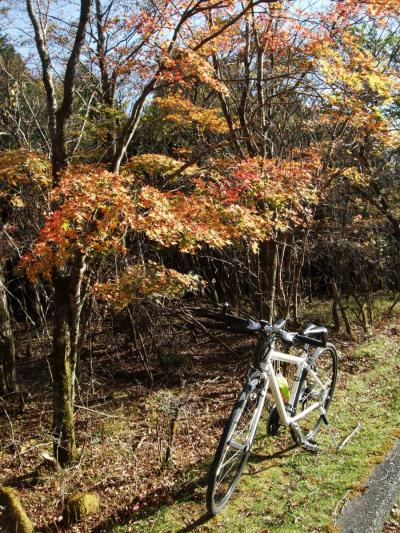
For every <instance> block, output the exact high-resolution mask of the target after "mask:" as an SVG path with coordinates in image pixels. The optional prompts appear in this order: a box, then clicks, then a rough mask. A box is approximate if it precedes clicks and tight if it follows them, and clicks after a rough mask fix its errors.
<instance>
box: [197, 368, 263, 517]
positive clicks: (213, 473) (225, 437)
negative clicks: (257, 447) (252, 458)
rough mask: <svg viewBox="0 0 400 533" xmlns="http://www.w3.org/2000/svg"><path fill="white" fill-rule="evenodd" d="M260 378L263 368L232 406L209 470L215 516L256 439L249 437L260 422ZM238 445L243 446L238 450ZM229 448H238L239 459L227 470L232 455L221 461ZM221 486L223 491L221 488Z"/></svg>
mask: <svg viewBox="0 0 400 533" xmlns="http://www.w3.org/2000/svg"><path fill="white" fill-rule="evenodd" d="M261 380H262V374H261V373H260V372H255V373H253V374H252V375H251V376H250V378H249V380H248V382H247V383H246V385H245V386H244V387H243V389H242V392H241V393H240V395H239V397H238V399H237V400H236V402H235V404H234V406H233V409H232V412H231V414H230V416H229V418H228V420H227V422H226V424H225V427H224V431H223V433H222V435H221V438H220V440H219V443H218V447H217V451H216V453H215V456H214V460H213V462H212V464H211V467H210V470H209V478H208V487H207V510H208V513H209V514H211V515H214V516H215V515H216V514H218V513H219V512H221V511H222V509H223V508H224V507H225V506H226V504H227V503H228V501H229V500H230V498H231V496H232V494H233V492H234V490H235V488H236V486H237V484H238V481H239V479H240V476H241V474H242V472H243V469H244V467H245V465H246V463H247V460H248V458H249V455H250V451H251V446H252V444H253V439H251V441H249V440H248V439H249V436H250V435H251V433H252V430H253V429H254V424H257V425H258V423H259V419H260V415H261V409H262V405H261V404H260V402H261V401H262V397H261V395H260V387H259V386H260V384H261V382H262V381H261ZM241 428H242V429H241ZM254 434H255V431H254ZM254 434H253V438H254ZM233 439H235V440H233ZM240 440H242V441H243V440H244V441H245V442H244V443H241V442H240ZM239 446H240V447H243V448H242V449H241V450H238V447H239ZM235 448H236V450H235ZM230 449H232V450H235V451H236V453H234V454H233V455H232V456H231V458H232V457H233V458H235V456H237V462H235V463H232V465H233V466H231V467H230V468H229V470H228V471H227V472H226V473H225V474H224V471H223V470H222V468H223V467H224V466H226V465H228V464H229V461H230V459H229V457H228V459H227V460H226V462H225V465H223V464H222V463H223V461H224V460H225V458H226V457H227V453H228V450H230ZM221 464H222V466H221ZM221 472H222V475H221ZM229 473H231V474H232V476H231V477H229V478H227V475H228V474H229ZM225 478H227V479H226V483H227V486H226V488H224V487H221V484H222V482H223V481H224V479H225ZM220 488H221V491H219V490H218V489H220Z"/></svg>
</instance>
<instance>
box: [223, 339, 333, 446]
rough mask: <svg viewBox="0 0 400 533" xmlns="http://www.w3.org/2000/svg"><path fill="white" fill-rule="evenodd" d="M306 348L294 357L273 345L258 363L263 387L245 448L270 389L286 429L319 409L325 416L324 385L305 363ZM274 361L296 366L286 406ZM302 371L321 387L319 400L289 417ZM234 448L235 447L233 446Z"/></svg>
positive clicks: (252, 434) (252, 436)
mask: <svg viewBox="0 0 400 533" xmlns="http://www.w3.org/2000/svg"><path fill="white" fill-rule="evenodd" d="M307 348H308V347H307V346H305V347H304V350H303V352H302V354H301V355H299V356H296V355H290V354H287V353H282V352H278V351H276V350H275V349H274V347H273V344H272V345H270V346H269V347H268V349H267V352H266V354H265V357H264V360H263V361H262V362H261V363H260V370H261V372H262V374H263V376H264V385H263V387H262V390H261V391H260V396H261V401H260V402H259V405H258V408H257V409H256V411H255V413H254V416H253V420H252V422H251V430H250V433H249V436H248V439H247V445H246V446H245V447H246V448H249V447H250V446H251V444H252V442H253V439H254V436H255V433H256V431H257V426H258V422H259V420H260V417H261V413H262V410H263V407H264V403H265V399H266V397H267V391H268V389H269V388H270V389H271V392H272V396H273V399H274V401H275V405H276V407H277V409H278V413H279V423H280V424H282V425H284V426H286V427H288V426H290V424H293V423H295V422H297V421H298V420H301V419H302V418H304V417H306V416H307V415H308V414H310V413H311V412H312V411H315V410H316V409H319V410H320V411H321V415H324V414H325V409H324V407H323V404H324V403H325V400H326V397H327V389H326V385H324V384H323V383H322V381H321V380H320V379H319V377H318V376H317V374H316V373H315V372H314V370H313V369H312V368H311V366H310V365H309V363H308V361H307V359H308V357H307ZM275 361H279V362H282V363H289V364H294V365H297V372H296V377H295V379H294V386H293V387H292V391H291V394H290V398H289V402H288V403H287V404H285V402H284V401H283V398H282V394H281V391H280V389H279V384H278V380H277V378H276V373H275V370H274V366H273V363H274V362H275ZM303 370H307V372H308V374H307V375H310V376H312V378H313V380H314V381H315V383H317V384H318V385H319V386H320V387H321V394H320V397H319V400H318V401H316V402H314V403H313V404H311V405H310V406H309V407H307V408H306V409H304V411H302V412H301V413H299V414H298V415H295V416H290V414H289V411H290V410H291V408H292V407H293V405H294V402H295V399H296V396H297V391H298V388H299V387H300V381H301V380H300V378H301V376H302V373H303ZM233 431H234V427H233V428H232V433H233ZM231 445H232V444H231ZM234 447H236V446H235V445H234ZM240 448H241V447H240Z"/></svg>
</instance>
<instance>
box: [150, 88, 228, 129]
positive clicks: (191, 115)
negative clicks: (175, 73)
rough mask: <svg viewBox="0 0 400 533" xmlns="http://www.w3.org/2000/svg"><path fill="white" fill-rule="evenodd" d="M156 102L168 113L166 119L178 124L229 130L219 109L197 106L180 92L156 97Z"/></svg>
mask: <svg viewBox="0 0 400 533" xmlns="http://www.w3.org/2000/svg"><path fill="white" fill-rule="evenodd" d="M155 103H156V104H157V106H158V107H159V109H160V110H162V111H164V112H165V113H166V114H165V120H168V121H170V122H173V123H174V124H176V125H177V126H180V127H188V126H191V125H193V124H195V125H196V126H197V127H198V128H200V129H201V130H208V131H211V132H213V133H220V134H224V133H227V132H228V125H227V123H226V121H225V119H224V117H223V116H222V115H221V112H220V111H219V110H218V109H213V108H211V109H208V108H202V107H199V106H196V105H195V104H193V103H192V102H191V101H190V100H188V99H187V98H184V97H183V96H182V95H179V94H175V95H169V96H166V97H160V98H156V100H155Z"/></svg>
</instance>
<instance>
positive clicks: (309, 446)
mask: <svg viewBox="0 0 400 533" xmlns="http://www.w3.org/2000/svg"><path fill="white" fill-rule="evenodd" d="M301 445H302V446H303V448H304V449H305V450H307V451H308V452H312V453H317V451H318V449H319V445H318V444H317V443H316V442H315V440H311V439H310V440H307V439H304V440H303V442H302V443H301Z"/></svg>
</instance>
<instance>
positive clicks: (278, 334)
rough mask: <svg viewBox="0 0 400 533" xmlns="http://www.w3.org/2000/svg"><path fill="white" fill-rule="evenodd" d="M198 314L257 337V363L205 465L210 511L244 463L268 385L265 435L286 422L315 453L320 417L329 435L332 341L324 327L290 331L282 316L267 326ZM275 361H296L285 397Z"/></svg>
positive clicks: (334, 362) (224, 498)
mask: <svg viewBox="0 0 400 533" xmlns="http://www.w3.org/2000/svg"><path fill="white" fill-rule="evenodd" d="M202 316H203V317H204V316H206V317H207V318H214V319H215V318H216V319H218V320H219V321H220V322H222V323H223V324H224V325H225V327H224V328H223V329H226V330H228V331H231V332H236V333H244V334H251V335H254V334H257V335H258V336H259V341H258V344H257V351H256V353H257V355H258V360H259V364H258V368H256V369H255V370H254V371H253V372H252V373H251V374H250V375H249V377H248V380H247V383H246V384H245V386H244V387H243V389H242V392H241V393H240V395H239V397H238V399H237V401H236V402H235V404H234V406H233V409H232V412H231V414H230V416H229V418H228V420H227V422H226V425H225V428H224V430H223V433H222V435H221V438H220V441H219V444H218V447H217V450H216V453H215V456H214V460H213V462H212V465H211V468H210V470H209V481H208V488H207V510H208V512H209V514H211V515H216V514H218V513H219V512H220V511H222V509H223V508H224V507H225V506H226V505H227V503H228V501H229V499H230V498H231V496H232V494H233V492H234V490H235V488H236V486H237V483H238V481H239V478H240V476H241V474H242V472H243V469H244V467H245V465H246V463H247V460H248V458H249V455H250V451H251V447H252V444H253V440H254V437H255V434H256V431H257V426H258V424H259V421H260V417H261V413H262V410H263V407H264V403H265V400H266V397H267V391H268V390H270V392H271V395H272V398H273V401H274V403H272V404H271V407H270V409H269V416H268V421H267V434H268V435H271V436H274V435H276V434H277V433H278V430H279V428H280V427H282V426H283V427H289V429H290V433H291V436H292V439H293V440H294V442H295V443H296V444H297V445H302V446H303V447H304V448H305V449H307V450H309V451H311V452H316V451H317V450H318V444H317V443H316V442H315V440H314V437H315V435H316V433H317V432H318V430H319V429H320V427H321V424H322V423H323V422H324V423H325V424H326V425H327V426H328V428H329V430H330V432H331V435H332V438H333V439H334V437H333V433H332V430H331V429H330V426H329V423H328V420H327V417H326V413H327V411H328V408H329V405H330V403H331V400H332V396H333V392H334V389H335V385H336V378H337V367H338V356H337V352H336V349H335V347H334V345H333V344H332V343H330V342H328V341H327V335H328V331H327V328H325V327H319V326H315V325H314V324H310V325H309V326H307V327H306V328H305V329H304V330H303V331H302V332H297V333H292V332H287V331H284V329H283V328H284V326H285V323H286V321H285V320H280V321H278V322H277V323H275V324H274V325H272V326H271V325H269V324H267V322H265V321H263V320H260V321H255V320H252V319H244V318H240V317H237V316H234V315H229V314H227V313H226V312H224V314H223V315H216V314H215V313H212V312H206V313H204V312H203V313H202ZM219 326H220V325H218V324H217V325H214V327H219ZM277 339H280V340H281V341H283V343H284V344H285V345H287V346H299V347H301V348H302V351H301V353H300V355H290V354H288V353H283V352H279V351H277V350H275V342H276V340H277ZM311 350H312V351H311ZM275 362H278V364H280V363H281V362H282V363H287V364H289V365H296V366H297V370H296V374H295V377H294V381H293V386H292V389H291V392H290V397H289V399H288V401H286V402H285V401H284V398H283V397H282V393H281V390H280V384H279V382H278V376H277V374H276V372H275V369H274V364H275Z"/></svg>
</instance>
